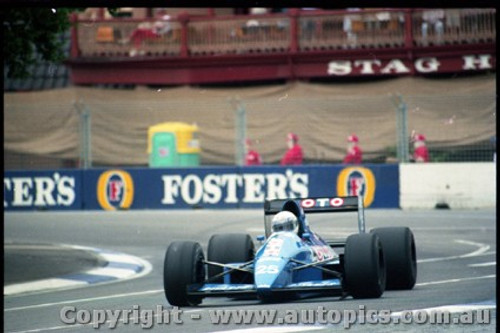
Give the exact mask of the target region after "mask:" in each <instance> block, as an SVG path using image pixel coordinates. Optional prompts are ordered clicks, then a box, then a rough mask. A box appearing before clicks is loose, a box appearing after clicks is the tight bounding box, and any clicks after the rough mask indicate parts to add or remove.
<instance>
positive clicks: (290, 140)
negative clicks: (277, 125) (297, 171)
mask: <svg viewBox="0 0 500 333" xmlns="http://www.w3.org/2000/svg"><path fill="white" fill-rule="evenodd" d="M298 142H299V137H298V135H297V134H295V133H288V134H287V136H286V143H287V146H288V150H287V152H286V153H285V155H283V157H282V158H281V162H280V164H281V165H300V164H302V160H303V158H304V156H303V153H302V147H301V146H300V145H299V144H298Z"/></svg>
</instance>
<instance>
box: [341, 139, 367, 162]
mask: <svg viewBox="0 0 500 333" xmlns="http://www.w3.org/2000/svg"><path fill="white" fill-rule="evenodd" d="M362 158H363V152H362V151H361V148H360V147H359V138H358V136H357V135H356V134H351V135H349V136H348V137H347V153H346V156H345V157H344V161H343V163H346V164H361V160H362Z"/></svg>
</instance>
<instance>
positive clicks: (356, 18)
mask: <svg viewBox="0 0 500 333" xmlns="http://www.w3.org/2000/svg"><path fill="white" fill-rule="evenodd" d="M347 10H348V11H350V12H358V11H360V10H361V9H360V8H347ZM362 24H363V23H362V20H361V15H351V14H349V15H345V16H344V24H343V29H344V32H345V34H346V37H347V44H346V45H345V47H348V46H349V47H355V46H356V42H357V35H356V32H357V31H359V29H360V25H362Z"/></svg>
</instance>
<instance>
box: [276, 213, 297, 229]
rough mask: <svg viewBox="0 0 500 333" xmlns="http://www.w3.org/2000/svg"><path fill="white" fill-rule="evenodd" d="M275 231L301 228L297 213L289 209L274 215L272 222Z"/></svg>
mask: <svg viewBox="0 0 500 333" xmlns="http://www.w3.org/2000/svg"><path fill="white" fill-rule="evenodd" d="M271 229H272V231H273V232H278V231H295V232H297V231H298V229H299V222H298V221H297V217H296V216H295V214H293V213H292V212H289V211H282V212H279V213H278V214H276V215H275V216H274V217H273V220H272V222H271Z"/></svg>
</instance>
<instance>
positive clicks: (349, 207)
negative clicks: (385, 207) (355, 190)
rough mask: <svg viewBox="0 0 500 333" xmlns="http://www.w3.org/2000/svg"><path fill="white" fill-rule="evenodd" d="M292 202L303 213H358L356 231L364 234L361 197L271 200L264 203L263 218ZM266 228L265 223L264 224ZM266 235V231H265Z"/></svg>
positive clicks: (363, 214)
mask: <svg viewBox="0 0 500 333" xmlns="http://www.w3.org/2000/svg"><path fill="white" fill-rule="evenodd" d="M290 200H293V201H295V202H296V203H297V205H298V206H299V207H301V208H302V210H303V211H304V213H307V214H310V213H327V212H356V211H357V212H358V229H359V232H360V233H364V232H365V213H364V206H363V196H348V197H331V198H327V197H321V198H301V199H273V200H266V201H265V202H264V216H265V217H267V216H269V215H274V214H276V213H279V212H280V211H282V210H283V206H284V205H285V203H287V202H288V201H290ZM266 228H267V223H266ZM266 234H267V231H266Z"/></svg>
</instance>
